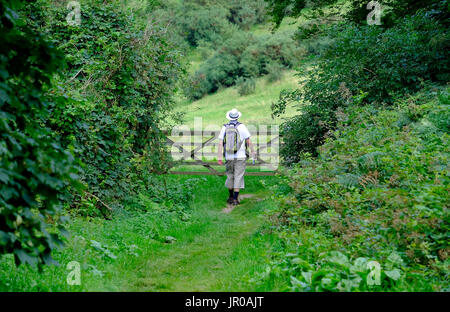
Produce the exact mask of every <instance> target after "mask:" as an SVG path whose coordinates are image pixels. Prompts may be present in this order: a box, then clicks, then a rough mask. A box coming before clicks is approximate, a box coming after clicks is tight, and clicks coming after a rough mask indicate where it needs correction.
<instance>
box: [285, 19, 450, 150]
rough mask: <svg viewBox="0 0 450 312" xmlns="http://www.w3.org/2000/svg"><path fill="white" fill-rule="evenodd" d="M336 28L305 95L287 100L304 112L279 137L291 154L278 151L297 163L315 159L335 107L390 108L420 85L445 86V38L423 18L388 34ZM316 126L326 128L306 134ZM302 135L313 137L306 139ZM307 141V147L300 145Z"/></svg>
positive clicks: (405, 21)
mask: <svg viewBox="0 0 450 312" xmlns="http://www.w3.org/2000/svg"><path fill="white" fill-rule="evenodd" d="M339 27H341V28H339V30H338V29H334V30H333V31H334V32H335V33H336V34H337V36H336V37H335V38H334V41H333V42H332V43H331V45H330V46H329V48H327V50H326V51H325V52H324V53H323V54H322V55H321V56H320V58H319V62H318V63H317V64H316V65H315V66H313V68H312V69H311V70H309V71H308V72H307V81H306V83H305V85H304V87H303V91H302V92H301V93H299V92H295V93H294V94H293V96H292V97H291V99H294V100H300V101H301V102H302V103H305V104H306V107H307V108H306V109H305V112H304V113H303V115H302V116H298V117H295V118H294V119H292V120H291V121H288V122H287V123H286V124H285V125H284V126H283V127H284V129H282V132H283V133H284V134H285V135H286V137H289V140H294V141H293V142H287V141H286V143H287V144H286V147H287V148H289V150H287V149H285V150H284V151H282V153H283V154H284V155H285V156H288V158H290V159H298V157H297V156H298V154H299V153H300V152H302V151H307V152H310V153H313V154H314V153H315V148H316V147H317V146H318V145H316V146H314V145H313V144H321V143H322V142H323V141H324V138H325V137H324V135H325V134H326V133H327V130H328V129H329V126H331V128H332V127H333V125H334V124H335V122H336V116H335V113H334V112H336V111H337V108H338V107H345V106H348V105H355V104H366V103H374V104H387V105H390V104H392V103H393V101H394V100H395V99H396V98H398V97H403V96H404V95H406V94H411V93H413V92H415V91H417V90H418V89H419V88H420V86H421V81H424V80H430V81H444V82H445V81H447V80H448V74H449V73H448V70H449V59H450V58H449V55H448V51H449V50H450V49H448V44H449V42H450V41H449V40H448V32H447V31H446V29H444V28H443V27H442V26H441V25H440V24H439V23H438V22H437V21H435V20H433V19H430V18H428V17H427V16H426V14H425V13H419V14H417V15H415V16H411V17H406V18H404V19H403V20H402V22H401V23H399V24H398V25H396V26H394V27H392V28H389V29H387V30H383V29H382V28H380V27H370V26H355V25H348V26H339ZM285 99H288V101H289V98H287V97H285ZM280 105H281V106H283V102H280ZM320 116H322V117H323V118H325V119H321V118H322V117H320ZM308 120H310V121H311V125H309V124H308ZM320 124H324V125H326V127H325V128H324V129H323V130H321V131H317V132H316V133H314V132H311V131H309V130H308V129H307V128H314V127H316V126H320ZM297 127H300V128H297ZM319 129H322V127H319ZM303 133H309V134H311V135H312V136H311V137H310V138H306V137H304V136H303ZM297 135H298V136H297ZM306 140H308V142H309V143H311V144H306V143H298V142H305V141H306ZM295 146H297V149H295Z"/></svg>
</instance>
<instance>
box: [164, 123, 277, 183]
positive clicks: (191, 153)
mask: <svg viewBox="0 0 450 312" xmlns="http://www.w3.org/2000/svg"><path fill="white" fill-rule="evenodd" d="M187 133H188V134H189V135H190V138H191V142H180V141H174V140H173V139H171V138H170V137H171V136H179V135H180V134H181V135H183V134H184V135H187ZM219 133H220V131H217V130H216V131H214V130H213V131H192V130H190V131H186V130H180V131H178V132H175V133H172V134H169V133H168V132H167V131H164V134H165V135H166V144H167V145H168V146H169V147H170V148H171V149H172V148H173V147H174V148H176V149H178V151H179V152H180V154H182V156H183V157H182V159H181V160H179V161H176V162H175V163H176V165H175V167H176V166H178V165H187V166H202V167H204V168H207V169H208V171H169V173H170V174H181V175H217V176H223V175H225V172H220V171H217V170H216V169H214V168H213V166H218V164H217V163H216V162H213V161H210V162H208V161H203V160H202V159H199V158H198V157H197V155H196V154H197V153H198V152H200V151H201V150H202V149H204V148H205V147H207V146H212V145H213V146H214V145H216V144H217V142H214V141H215V140H216V139H217V138H218V136H219ZM260 135H264V136H267V137H271V136H273V135H276V136H275V137H274V138H271V140H270V141H269V142H267V143H261V144H259V143H256V144H255V143H254V145H255V146H256V151H255V152H256V163H255V164H252V163H251V164H247V166H260V165H265V164H267V162H265V161H264V160H263V159H262V158H261V156H266V157H278V153H269V152H265V153H261V151H262V150H267V149H268V148H269V147H272V146H273V144H274V143H275V142H276V141H277V140H280V137H279V134H278V132H273V131H272V129H270V130H269V129H268V130H267V131H257V132H256V134H255V135H253V137H258V136H260ZM198 136H200V137H201V138H202V142H198V141H199V140H195V137H198ZM205 137H206V140H205V141H203V139H204V138H205ZM187 146H189V147H191V148H192V149H191V150H186V149H185V147H187ZM202 156H206V157H208V156H209V157H211V156H217V153H216V152H202ZM185 157H187V159H189V160H187V159H186V158H185ZM275 173H276V172H274V171H261V172H246V173H245V175H247V176H272V175H275Z"/></svg>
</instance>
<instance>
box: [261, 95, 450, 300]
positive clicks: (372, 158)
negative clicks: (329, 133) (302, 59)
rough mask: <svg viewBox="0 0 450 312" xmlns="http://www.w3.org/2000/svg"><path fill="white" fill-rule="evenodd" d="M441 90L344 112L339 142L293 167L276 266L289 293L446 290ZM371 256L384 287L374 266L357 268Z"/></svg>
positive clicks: (282, 205) (284, 192) (444, 105)
mask: <svg viewBox="0 0 450 312" xmlns="http://www.w3.org/2000/svg"><path fill="white" fill-rule="evenodd" d="M435 91H436V90H434V89H433V88H430V89H428V90H424V91H422V92H421V93H419V94H417V95H414V96H410V97H407V98H405V99H403V100H402V101H401V102H400V103H399V105H398V108H395V109H390V110H386V109H379V108H377V107H374V106H372V105H369V106H365V107H348V108H346V109H343V110H339V111H338V116H339V120H338V122H337V130H336V132H335V133H334V135H333V137H334V139H331V138H330V139H328V140H327V141H326V142H325V144H324V145H323V146H321V147H320V149H319V155H318V157H317V158H311V157H310V156H308V155H303V157H302V160H301V161H300V162H299V163H298V164H297V165H296V166H295V168H293V169H292V170H289V171H287V172H286V174H287V176H286V177H285V183H280V185H279V186H277V188H280V190H278V191H277V192H276V193H275V194H274V197H275V198H277V200H278V203H279V208H278V209H277V211H275V212H274V214H275V216H276V217H277V220H278V222H279V223H278V225H277V233H278V235H279V237H280V238H281V239H282V241H283V243H282V244H281V245H282V246H284V247H283V251H280V249H277V250H276V251H275V250H274V252H273V255H274V257H275V258H274V260H273V262H272V268H271V270H270V271H271V272H273V274H274V275H275V274H278V275H279V276H280V277H282V278H284V279H285V281H286V283H287V284H289V286H290V287H289V289H290V290H297V291H318V290H321V291H323V290H325V291H367V290H375V291H386V290H391V291H400V290H401V291H417V290H422V291H439V290H442V291H445V290H447V289H448V280H447V279H446V278H447V274H448V259H449V258H448V257H449V245H448V231H449V224H448V221H447V220H448V218H449V212H448V209H447V206H448V201H449V195H448V185H449V182H450V179H449V175H448V173H447V170H446V168H447V167H448V162H449V159H448V158H449V153H448V143H449V142H448V140H449V136H448V133H446V128H445V127H441V128H438V127H437V126H436V125H441V122H440V121H436V124H434V123H433V122H431V120H434V118H435V117H434V116H436V114H439V112H441V111H442V110H448V101H449V91H450V90H449V89H448V88H447V90H445V91H444V92H442V93H441V94H440V96H439V97H438V98H437V99H436V97H435V96H434V95H433V94H435ZM418 103H420V105H419V106H418V107H417V104H418ZM404 114H406V115H409V116H415V117H414V119H415V121H412V120H410V121H408V122H407V123H406V124H405V122H404V117H403V116H404ZM284 184H287V185H288V187H287V186H286V185H284ZM299 241H300V242H302V243H301V244H299V243H298V242H299ZM372 260H375V261H377V262H378V263H379V264H380V266H381V279H380V282H381V283H380V285H375V286H370V285H369V284H368V283H367V273H368V267H367V266H366V265H364V266H362V267H360V270H356V267H355V265H356V264H357V263H358V262H362V263H367V262H368V261H372ZM311 276H312V277H313V278H311Z"/></svg>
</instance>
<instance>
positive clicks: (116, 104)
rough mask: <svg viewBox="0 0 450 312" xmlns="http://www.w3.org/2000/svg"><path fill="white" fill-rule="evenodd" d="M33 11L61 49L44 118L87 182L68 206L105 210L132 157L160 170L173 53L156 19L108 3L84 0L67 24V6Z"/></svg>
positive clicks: (124, 189) (43, 5)
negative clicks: (62, 63) (61, 65)
mask: <svg viewBox="0 0 450 312" xmlns="http://www.w3.org/2000/svg"><path fill="white" fill-rule="evenodd" d="M36 11H41V12H46V15H45V16H43V17H41V19H42V20H41V21H39V20H37V21H36V23H35V24H37V25H41V26H39V28H40V29H41V30H42V31H43V32H44V33H45V34H46V35H47V37H48V38H50V39H51V40H53V41H54V42H55V44H57V45H58V46H59V49H60V50H61V51H62V52H64V54H65V56H66V57H65V59H66V62H67V70H64V71H60V72H59V75H58V76H57V77H55V78H54V88H53V90H51V92H50V95H51V97H52V98H54V99H55V100H54V103H55V105H53V106H52V108H51V114H50V116H49V118H48V120H47V121H46V122H47V124H48V125H49V127H51V129H52V130H53V131H54V133H56V134H58V135H59V136H61V137H62V140H61V143H62V144H63V146H69V145H72V146H74V152H75V155H76V156H77V158H79V159H80V160H81V161H82V162H83V174H82V176H81V179H82V181H83V182H84V183H85V184H87V186H88V188H87V191H86V192H85V193H84V194H83V196H81V197H80V196H78V195H77V196H76V197H75V198H73V199H72V201H71V206H72V208H73V209H74V210H75V211H77V210H79V211H80V212H82V211H83V208H82V207H80V206H82V205H84V204H89V205H91V206H92V204H94V207H95V209H90V208H89V209H87V211H88V212H89V213H88V214H89V215H91V216H92V215H98V216H102V215H106V216H110V215H111V209H112V208H115V207H120V200H121V199H122V198H124V196H126V195H128V194H129V188H130V186H129V184H128V176H129V175H130V174H131V172H132V171H133V170H134V168H133V166H134V163H135V162H136V161H137V159H139V160H142V159H145V160H146V162H147V163H148V166H147V168H146V170H149V171H150V172H154V173H162V172H164V171H165V170H167V166H168V164H169V163H170V155H169V154H168V153H167V151H166V150H165V145H164V144H163V143H162V140H164V136H163V133H162V132H161V130H160V128H161V124H162V123H163V121H164V120H165V119H166V117H167V116H169V115H170V112H171V108H172V107H173V102H172V95H173V93H174V92H175V90H176V88H175V82H176V80H177V79H178V77H179V74H180V72H181V71H182V68H181V65H180V64H179V63H178V59H179V56H178V54H177V51H176V50H175V49H173V45H172V42H171V41H170V39H169V38H168V35H166V30H165V29H164V28H162V27H161V26H160V25H159V24H158V23H151V24H148V23H147V22H146V20H145V21H141V20H140V19H139V18H138V17H137V16H134V17H133V16H131V15H130V14H129V13H125V12H123V11H121V10H120V8H118V7H116V6H115V4H100V3H99V2H98V1H87V2H86V3H84V4H83V10H82V11H81V20H82V24H81V25H80V26H69V25H67V22H66V16H67V14H68V10H67V9H66V8H65V6H60V5H57V4H56V5H52V2H51V1H40V2H39V7H32V6H29V7H28V11H27V13H28V14H30V15H33V14H34V13H33V12H36ZM59 99H69V100H68V101H65V102H64V101H60V100H59ZM83 214H84V213H83Z"/></svg>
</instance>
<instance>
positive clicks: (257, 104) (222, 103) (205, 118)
mask: <svg viewBox="0 0 450 312" xmlns="http://www.w3.org/2000/svg"><path fill="white" fill-rule="evenodd" d="M298 80H299V78H298V77H297V76H295V72H294V71H286V72H285V74H284V76H283V78H282V79H281V80H280V81H277V82H273V83H269V82H268V81H267V78H266V77H261V78H258V79H257V80H256V89H255V92H254V93H253V94H250V95H246V96H240V95H239V93H238V91H237V88H236V87H231V88H226V89H222V90H219V91H218V92H216V93H214V94H211V95H207V96H205V97H204V98H202V99H200V100H198V101H194V102H189V101H187V100H186V101H180V103H179V104H178V106H177V109H176V110H177V111H179V112H185V113H186V115H185V123H184V124H186V125H188V126H189V127H191V128H193V127H194V118H195V117H201V118H202V123H203V128H204V127H206V126H211V125H217V126H222V125H223V124H224V123H226V122H227V119H226V118H225V115H226V113H227V112H228V111H229V110H231V109H232V108H237V109H238V110H239V111H241V112H242V117H241V119H240V121H241V122H242V123H245V124H247V125H277V124H280V122H282V118H275V119H272V117H271V114H272V111H271V105H272V103H273V102H276V101H277V100H278V98H279V95H280V91H282V90H284V89H289V90H292V89H295V88H297V87H298ZM296 113H297V109H296V108H295V107H293V106H290V107H288V109H287V111H286V114H285V115H284V117H289V116H293V115H295V114H296Z"/></svg>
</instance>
